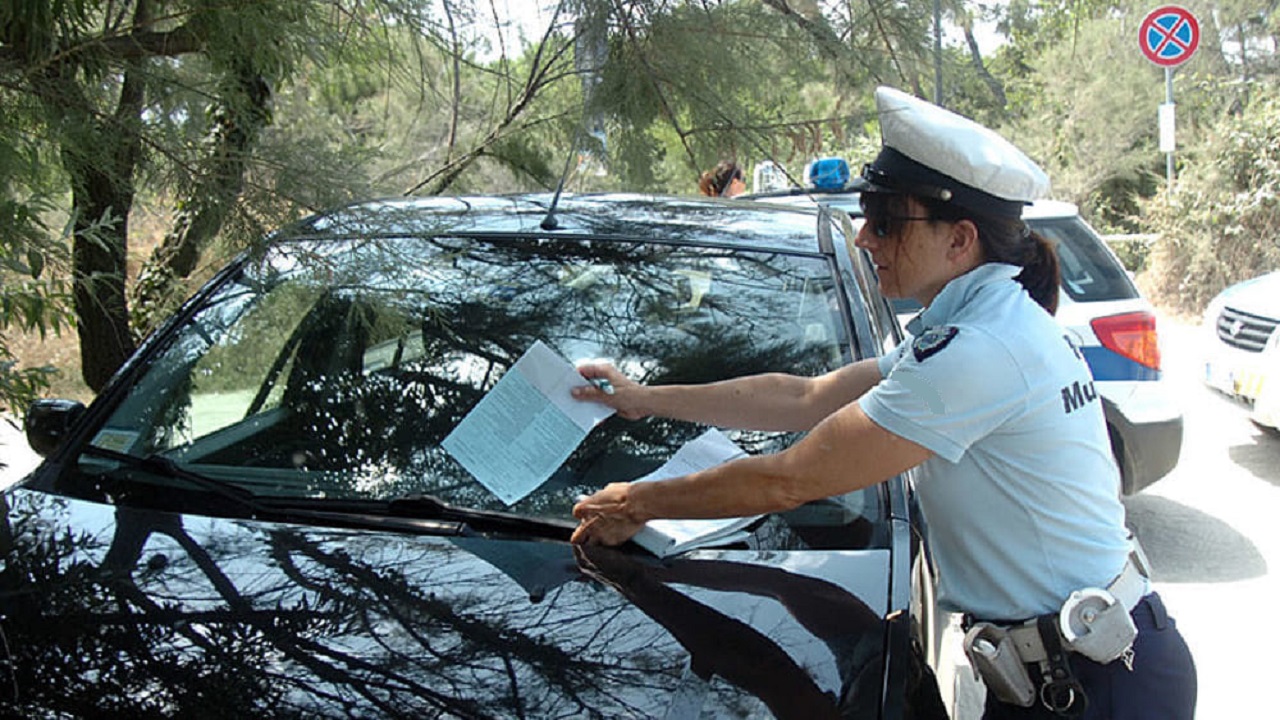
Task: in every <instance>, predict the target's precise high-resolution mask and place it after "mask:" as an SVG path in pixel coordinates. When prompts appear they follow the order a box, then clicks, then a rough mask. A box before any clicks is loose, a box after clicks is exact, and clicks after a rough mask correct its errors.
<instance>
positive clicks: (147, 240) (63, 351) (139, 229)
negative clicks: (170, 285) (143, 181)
mask: <svg viewBox="0 0 1280 720" xmlns="http://www.w3.org/2000/svg"><path fill="white" fill-rule="evenodd" d="M165 207H166V206H165V205H164V204H163V203H158V202H157V203H152V204H139V205H138V206H137V207H136V208H135V209H134V211H133V212H132V213H131V214H130V216H129V254H128V263H127V268H128V270H127V272H128V278H129V280H130V281H132V280H133V279H134V278H137V277H138V272H139V270H140V269H141V267H142V264H143V262H145V261H146V259H147V258H148V257H150V256H151V253H152V251H153V250H155V247H156V246H157V245H159V244H160V241H161V240H162V239H163V238H164V235H165V233H166V232H167V231H168V229H169V226H170V223H171V215H170V213H169V212H168V211H167V210H166V209H163V208H165ZM5 334H6V337H7V338H8V343H9V350H10V351H12V352H13V354H14V357H16V358H17V359H18V365H19V367H20V368H36V367H52V368H55V369H56V374H55V375H54V377H53V380H52V382H51V384H50V387H49V390H48V392H47V393H45V394H46V396H48V397H56V398H67V399H71V400H79V401H81V402H84V403H88V402H89V401H90V400H92V399H93V397H94V392H93V390H91V389H89V386H88V385H85V383H84V380H83V379H82V378H81V373H80V339H79V337H78V336H77V334H76V331H75V328H67V329H65V330H63V331H62V332H61V333H60V334H56V335H55V334H50V335H48V336H46V337H43V338H42V337H41V336H40V334H39V333H27V332H21V331H18V330H15V329H12V328H10V329H8V330H6V331H5Z"/></svg>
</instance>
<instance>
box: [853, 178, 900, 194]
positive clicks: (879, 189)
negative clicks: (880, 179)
mask: <svg viewBox="0 0 1280 720" xmlns="http://www.w3.org/2000/svg"><path fill="white" fill-rule="evenodd" d="M849 189H850V190H856V191H858V192H867V193H888V194H898V193H900V192H902V191H901V190H895V189H893V188H891V187H889V186H888V185H878V184H876V183H873V182H871V181H870V180H868V179H866V178H865V177H863V176H861V175H859V176H858V177H856V178H854V179H853V181H852V182H850V183H849Z"/></svg>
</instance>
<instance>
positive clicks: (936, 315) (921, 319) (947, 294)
mask: <svg viewBox="0 0 1280 720" xmlns="http://www.w3.org/2000/svg"><path fill="white" fill-rule="evenodd" d="M1020 272H1022V268H1020V267H1018V266H1017V265H1009V264H1006V263H984V264H982V265H979V266H978V267H976V268H974V269H972V270H970V271H969V272H967V273H965V274H963V275H961V276H959V277H956V278H952V280H951V282H949V283H947V284H946V285H944V286H943V287H942V291H941V292H939V293H938V296H937V297H935V298H934V299H933V302H931V303H929V307H927V308H925V309H924V310H922V311H921V312H920V314H918V315H916V316H915V317H914V318H911V321H910V322H908V323H907V332H909V333H911V334H912V335H914V336H916V337H919V336H920V334H921V333H922V332H924V331H925V330H928V329H929V328H931V327H935V326H937V325H945V324H947V323H948V322H950V321H951V319H952V318H954V317H955V316H956V314H957V313H959V312H960V309H961V308H963V307H964V306H965V305H967V304H968V303H969V301H970V300H971V299H973V296H974V295H976V294H978V291H979V290H981V289H982V288H984V287H986V286H987V285H991V284H992V283H997V282H1002V281H1005V280H1012V279H1013V278H1015V277H1017V275H1018V273H1020Z"/></svg>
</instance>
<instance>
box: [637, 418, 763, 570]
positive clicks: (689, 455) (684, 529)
mask: <svg viewBox="0 0 1280 720" xmlns="http://www.w3.org/2000/svg"><path fill="white" fill-rule="evenodd" d="M740 457H746V453H745V452H743V450H742V448H740V447H738V446H737V445H735V444H734V443H733V441H732V440H730V439H729V438H728V437H726V436H725V435H724V433H722V432H720V431H719V430H716V429H715V428H712V429H710V430H708V431H706V432H705V433H703V434H701V435H699V436H698V437H696V438H694V439H693V440H690V441H689V442H687V443H685V444H684V446H683V447H681V448H680V449H679V450H677V451H676V454H675V455H672V456H671V459H670V460H668V461H667V462H666V463H665V464H663V466H662V467H660V468H658V469H657V470H655V471H653V472H651V473H649V474H648V475H645V476H644V477H642V478H639V479H638V480H636V481H635V482H650V481H653V480H663V479H665V478H672V477H680V476H681V475H688V474H689V473H693V472H697V471H699V470H705V469H707V468H711V467H715V466H716V465H720V464H722V463H726V462H729V461H730V460H735V459H737V458H740ZM760 517H761V516H760V515H755V516H751V517H738V518H721V519H715V520H651V521H649V522H648V523H645V526H644V527H643V528H641V529H640V532H638V533H636V535H635V537H634V538H632V539H633V540H635V542H636V543H637V544H638V545H640V546H641V547H643V548H644V549H646V550H648V551H649V552H651V553H653V554H654V555H657V556H658V557H665V556H667V555H674V554H676V553H681V552H684V551H686V550H691V549H693V548H695V547H706V546H709V545H728V544H730V543H734V542H738V541H740V540H744V539H746V537H747V533H746V532H744V528H746V527H747V526H748V525H750V524H751V523H753V522H755V521H756V520H758V519H760Z"/></svg>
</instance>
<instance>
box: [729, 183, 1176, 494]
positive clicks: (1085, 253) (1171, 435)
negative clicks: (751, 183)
mask: <svg viewBox="0 0 1280 720" xmlns="http://www.w3.org/2000/svg"><path fill="white" fill-rule="evenodd" d="M842 163H844V161H843V160H840V159H838V158H826V159H823V160H819V161H815V162H814V163H811V164H810V166H809V167H808V168H806V170H805V177H806V180H807V181H808V182H809V186H808V187H805V188H795V187H793V188H789V189H781V190H775V191H772V192H761V193H755V194H752V195H741V196H739V199H749V200H755V201H761V202H775V203H784V204H788V205H795V204H809V203H817V204H819V205H823V206H827V207H831V208H836V209H839V210H843V211H845V212H847V213H849V214H850V215H852V216H854V217H859V216H860V215H861V213H862V207H861V205H860V204H859V201H858V193H857V192H854V191H849V190H845V189H844V185H845V184H846V181H847V179H848V178H849V177H850V174H849V172H848V170H847V168H846V169H845V170H844V171H843V172H840V171H838V167H839V165H840V164H842ZM818 171H821V172H818ZM823 178H831V179H833V181H832V183H831V185H832V186H831V187H824V186H823V182H822V180H823ZM815 180H816V182H814V181H815ZM1023 217H1024V218H1025V219H1026V221H1027V224H1028V225H1030V226H1031V228H1032V229H1033V230H1035V231H1036V232H1038V233H1040V234H1041V235H1043V236H1045V237H1046V238H1048V239H1050V240H1052V241H1054V242H1056V243H1057V247H1058V258H1059V261H1060V263H1061V266H1062V293H1061V297H1060V299H1059V302H1058V313H1057V318H1058V321H1059V322H1061V323H1062V325H1063V328H1064V329H1065V330H1066V331H1067V333H1069V334H1070V335H1071V337H1072V340H1074V341H1075V343H1076V344H1077V346H1078V347H1080V349H1081V350H1082V351H1083V353H1084V356H1085V360H1086V361H1088V363H1089V368H1090V370H1091V371H1092V372H1093V378H1094V382H1095V385H1096V387H1097V390H1098V394H1099V396H1101V398H1102V405H1103V410H1104V412H1105V414H1106V418H1107V430H1108V432H1109V434H1110V436H1111V447H1112V451H1113V453H1114V454H1115V458H1116V464H1117V465H1118V466H1119V468H1120V478H1121V487H1120V492H1121V493H1122V494H1125V495H1131V494H1134V493H1136V492H1138V491H1140V490H1142V489H1143V488H1145V487H1147V486H1148V485H1150V484H1151V483H1153V482H1155V481H1156V480H1159V479H1160V478H1162V477H1164V476H1165V475H1166V474H1168V472H1169V471H1170V470H1172V469H1173V468H1174V466H1175V465H1177V464H1178V456H1179V454H1180V453H1181V451H1182V409H1181V407H1180V406H1179V405H1178V404H1177V403H1176V402H1175V401H1174V399H1173V396H1172V392H1171V391H1170V390H1169V389H1168V387H1167V386H1166V384H1165V383H1164V382H1163V381H1162V380H1161V371H1160V346H1159V338H1158V334H1157V332H1156V317H1155V314H1154V312H1153V309H1152V307H1151V304H1150V303H1149V302H1148V301H1147V300H1146V299H1145V298H1143V297H1142V295H1141V294H1140V293H1139V292H1138V289H1137V287H1136V286H1135V285H1134V284H1133V280H1132V279H1131V278H1130V277H1129V274H1128V273H1127V272H1125V269H1124V266H1123V265H1121V263H1120V261H1119V260H1118V259H1117V258H1116V256H1115V253H1114V252H1112V251H1111V249H1110V248H1109V247H1107V244H1106V243H1105V242H1104V241H1103V240H1102V238H1101V237H1100V236H1099V235H1098V233H1097V232H1096V231H1094V229H1093V228H1091V227H1090V226H1089V224H1088V223H1086V222H1085V221H1084V220H1083V219H1082V218H1081V217H1080V213H1079V211H1078V209H1077V208H1076V206H1075V205H1072V204H1070V203H1065V202H1057V201H1051V200H1042V201H1037V202H1036V203H1034V204H1033V205H1031V206H1030V207H1029V208H1027V210H1026V211H1025V212H1024V213H1023ZM894 308H895V310H897V311H898V313H899V317H900V318H902V319H903V321H904V324H905V321H906V320H907V319H909V318H910V317H911V315H914V312H915V311H916V310H918V309H919V305H918V304H916V303H915V302H914V301H895V302H894Z"/></svg>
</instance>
